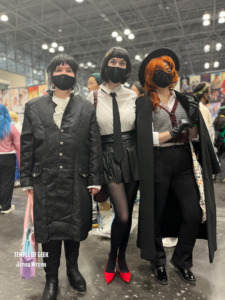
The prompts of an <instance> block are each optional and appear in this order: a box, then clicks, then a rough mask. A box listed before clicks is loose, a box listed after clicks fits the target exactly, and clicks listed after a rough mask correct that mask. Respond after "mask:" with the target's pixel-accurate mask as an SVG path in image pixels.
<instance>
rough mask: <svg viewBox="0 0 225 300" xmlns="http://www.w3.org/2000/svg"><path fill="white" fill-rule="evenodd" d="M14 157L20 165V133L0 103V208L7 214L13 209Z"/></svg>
mask: <svg viewBox="0 0 225 300" xmlns="http://www.w3.org/2000/svg"><path fill="white" fill-rule="evenodd" d="M16 158H17V159H18V164H19V166H20V133H19V131H18V130H17V129H16V127H15V126H14V125H13V124H12V123H11V118H10V116H9V113H8V110H7V108H6V107H5V106H4V105H3V104H0V170H1V171H0V209H1V213H2V214H8V213H10V212H11V211H13V210H14V209H15V205H14V204H11V201H12V195H13V186H14V178H15V168H16Z"/></svg>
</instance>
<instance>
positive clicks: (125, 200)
mask: <svg viewBox="0 0 225 300" xmlns="http://www.w3.org/2000/svg"><path fill="white" fill-rule="evenodd" d="M137 189H138V182H137V181H132V182H129V183H115V182H111V183H109V184H107V190H108V193H109V196H110V200H111V201H112V204H113V207H114V211H115V218H114V220H113V223H112V229H111V250H110V253H109V260H108V263H107V266H106V272H110V273H113V272H114V270H115V266H116V259H117V256H118V263H119V267H120V270H121V271H122V272H128V268H127V264H126V260H125V252H126V248H127V243H128V239H129V235H130V229H131V223H132V211H133V206H134V201H135V198H136V194H137Z"/></svg>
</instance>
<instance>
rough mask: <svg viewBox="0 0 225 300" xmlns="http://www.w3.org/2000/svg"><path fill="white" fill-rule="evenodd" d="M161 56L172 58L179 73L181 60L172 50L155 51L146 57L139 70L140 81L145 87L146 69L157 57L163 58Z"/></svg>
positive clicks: (161, 49)
mask: <svg viewBox="0 0 225 300" xmlns="http://www.w3.org/2000/svg"><path fill="white" fill-rule="evenodd" d="M161 56H169V57H170V58H172V60H173V62H174V64H175V69H176V70H177V71H179V69H180V63H179V59H178V57H177V56H176V54H175V53H174V52H173V51H172V50H170V49H167V48H160V49H157V50H154V51H152V52H151V53H149V55H148V56H146V57H145V59H144V60H143V61H142V63H141V66H140V69H139V74H138V76H139V81H140V84H141V85H142V86H143V87H144V86H145V68H146V66H147V64H148V63H149V62H150V60H151V59H153V58H156V57H161Z"/></svg>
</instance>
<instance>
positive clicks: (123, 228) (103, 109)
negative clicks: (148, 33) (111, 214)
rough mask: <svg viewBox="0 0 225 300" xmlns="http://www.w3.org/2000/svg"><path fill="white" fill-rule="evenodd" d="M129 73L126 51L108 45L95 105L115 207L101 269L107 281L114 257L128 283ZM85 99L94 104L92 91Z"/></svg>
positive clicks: (131, 184)
mask: <svg viewBox="0 0 225 300" xmlns="http://www.w3.org/2000/svg"><path fill="white" fill-rule="evenodd" d="M130 72H131V63H130V59H129V56H128V53H127V51H126V50H125V49H123V48H119V47H114V48H111V49H110V50H109V51H108V52H107V53H106V55H105V57H104V58H103V61H102V66H101V77H102V80H103V81H104V83H103V84H101V85H100V87H99V90H98V97H97V98H98V99H97V107H96V114H97V122H98V126H99V130H100V134H101V141H102V151H103V166H104V187H105V188H106V190H107V192H108V194H109V196H110V199H111V201H112V204H113V207H114V210H115V218H114V221H113V223H112V229H111V250H110V253H109V258H108V261H107V263H106V266H105V270H104V275H105V280H106V282H107V283H110V282H111V281H112V280H113V278H114V277H115V275H116V261H117V258H118V267H119V272H120V276H121V278H122V279H123V280H124V281H126V282H130V278H131V273H130V270H129V268H128V266H127V263H126V258H125V253H126V248H127V243H128V239H129V235H130V228H131V220H132V211H133V205H134V200H135V197H136V193H137V188H138V170H137V155H136V135H135V130H134V129H135V100H136V94H135V92H133V91H131V90H129V89H127V88H125V87H124V86H123V85H121V83H124V82H125V81H126V80H127V79H128V77H129V75H130ZM88 99H89V100H90V101H91V102H92V103H94V96H93V92H91V93H90V94H89V96H88Z"/></svg>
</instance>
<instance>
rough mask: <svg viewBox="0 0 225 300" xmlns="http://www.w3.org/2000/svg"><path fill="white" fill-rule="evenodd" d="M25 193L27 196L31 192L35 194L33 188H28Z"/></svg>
mask: <svg viewBox="0 0 225 300" xmlns="http://www.w3.org/2000/svg"><path fill="white" fill-rule="evenodd" d="M25 193H26V194H27V196H29V194H31V195H32V196H33V194H34V190H33V189H31V190H26V191H25Z"/></svg>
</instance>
